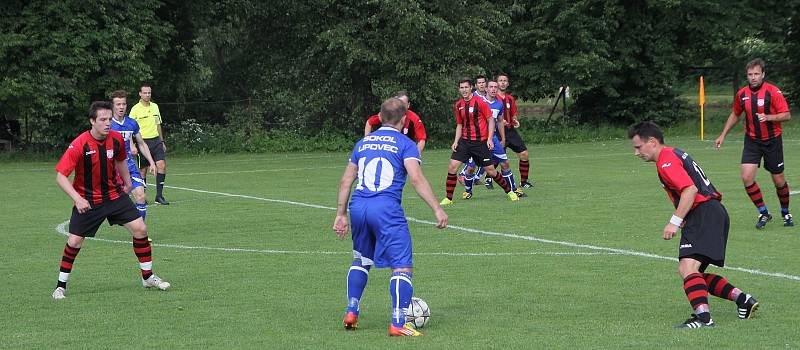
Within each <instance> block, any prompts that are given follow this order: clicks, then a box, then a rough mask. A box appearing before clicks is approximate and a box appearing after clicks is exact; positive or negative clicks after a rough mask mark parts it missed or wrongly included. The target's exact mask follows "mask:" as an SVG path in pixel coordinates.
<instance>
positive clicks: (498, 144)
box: [462, 80, 527, 199]
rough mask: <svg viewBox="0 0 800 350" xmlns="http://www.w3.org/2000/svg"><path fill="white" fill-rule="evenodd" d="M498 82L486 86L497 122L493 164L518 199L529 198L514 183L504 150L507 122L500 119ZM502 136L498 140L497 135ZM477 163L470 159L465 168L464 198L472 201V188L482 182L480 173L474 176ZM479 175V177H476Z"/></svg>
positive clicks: (489, 182) (487, 97)
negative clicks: (504, 125)
mask: <svg viewBox="0 0 800 350" xmlns="http://www.w3.org/2000/svg"><path fill="white" fill-rule="evenodd" d="M497 86H498V85H497V82H496V81H494V80H490V81H488V82H487V84H486V98H485V99H484V101H485V102H486V103H487V104H489V110H491V112H492V118H493V119H494V121H495V127H496V129H495V134H494V138H493V140H494V142H493V143H494V148H493V149H492V150H491V151H492V163H493V164H499V165H500V169H501V174H502V175H503V178H504V179H505V180H506V182H508V184H509V186H511V190H512V191H514V193H516V194H517V196H518V197H527V194H525V192H523V191H522V190H521V189H518V188H516V183H515V181H514V173H513V172H511V166H510V165H509V164H508V155H506V151H505V149H504V148H503V145H504V144H505V142H506V137H505V132H504V131H505V130H504V127H503V124H504V123H505V120H504V119H503V118H502V117H500V116H501V114H503V102H502V101H500V100H498V99H497ZM498 134H499V135H500V137H499V138H498V137H497V135H498ZM474 170H475V163H474V160H473V159H470V160H469V161H468V162H467V165H466V166H465V171H464V172H465V176H464V190H465V191H464V193H463V195H462V198H464V199H470V198H472V186H473V184H474V182H475V181H477V180H480V173H481V172H478V173H477V174H473V173H474V172H475V171H474ZM476 175H477V176H476ZM491 184H492V183H491V178H490V177H488V176H487V177H486V187H487V188H489V189H491V188H492V186H491Z"/></svg>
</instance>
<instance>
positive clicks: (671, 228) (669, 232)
mask: <svg viewBox="0 0 800 350" xmlns="http://www.w3.org/2000/svg"><path fill="white" fill-rule="evenodd" d="M676 232H678V226H676V225H675V224H673V223H668V224H667V226H664V240H667V241H668V240H670V239H672V237H675V233H676Z"/></svg>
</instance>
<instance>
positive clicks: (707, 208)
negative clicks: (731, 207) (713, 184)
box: [678, 199, 730, 272]
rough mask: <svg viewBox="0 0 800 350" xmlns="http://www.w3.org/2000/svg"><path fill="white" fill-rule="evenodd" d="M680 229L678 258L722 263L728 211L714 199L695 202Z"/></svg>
mask: <svg viewBox="0 0 800 350" xmlns="http://www.w3.org/2000/svg"><path fill="white" fill-rule="evenodd" d="M684 223H685V224H684V225H683V229H682V230H681V243H680V246H679V247H678V257H679V258H693V259H695V260H698V261H700V262H701V263H702V264H703V265H702V267H701V269H700V271H701V272H702V271H705V268H706V267H708V265H709V264H714V265H717V266H719V267H722V266H724V265H725V247H726V245H727V244H728V229H729V228H730V218H729V217H728V211H727V210H725V207H724V206H723V205H722V203H720V201H718V200H716V199H712V200H709V201H707V202H703V203H700V204H698V205H697V206H696V207H695V208H694V209H692V210H690V211H689V214H688V215H686V218H685V219H684Z"/></svg>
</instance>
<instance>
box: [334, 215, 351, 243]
mask: <svg viewBox="0 0 800 350" xmlns="http://www.w3.org/2000/svg"><path fill="white" fill-rule="evenodd" d="M348 229H349V224H348V223H347V215H336V219H334V220H333V230H334V231H336V235H337V236H339V239H344V236H345V235H347V231H348Z"/></svg>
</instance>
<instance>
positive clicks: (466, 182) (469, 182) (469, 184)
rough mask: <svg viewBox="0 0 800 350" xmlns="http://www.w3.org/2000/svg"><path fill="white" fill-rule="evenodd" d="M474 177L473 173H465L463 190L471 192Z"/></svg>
mask: <svg viewBox="0 0 800 350" xmlns="http://www.w3.org/2000/svg"><path fill="white" fill-rule="evenodd" d="M474 179H475V175H470V174H467V176H465V177H464V191H467V192H472V183H473V180H474Z"/></svg>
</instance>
